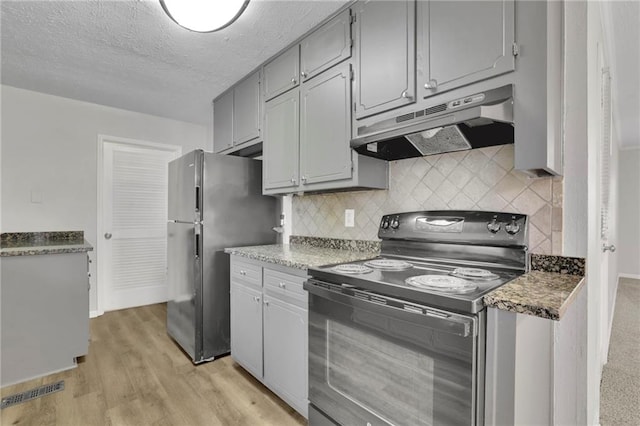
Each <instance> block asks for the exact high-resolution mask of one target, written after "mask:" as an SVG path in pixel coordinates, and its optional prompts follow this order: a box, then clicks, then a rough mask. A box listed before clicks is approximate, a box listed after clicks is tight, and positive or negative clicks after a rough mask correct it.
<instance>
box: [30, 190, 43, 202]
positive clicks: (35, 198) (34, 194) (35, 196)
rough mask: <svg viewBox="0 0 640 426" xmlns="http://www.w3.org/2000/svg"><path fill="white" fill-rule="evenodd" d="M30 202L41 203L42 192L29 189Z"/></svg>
mask: <svg viewBox="0 0 640 426" xmlns="http://www.w3.org/2000/svg"><path fill="white" fill-rule="evenodd" d="M31 203H33V204H42V192H40V191H31Z"/></svg>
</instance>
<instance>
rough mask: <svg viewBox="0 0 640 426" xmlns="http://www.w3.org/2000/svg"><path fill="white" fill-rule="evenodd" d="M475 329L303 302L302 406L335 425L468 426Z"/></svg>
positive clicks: (458, 320)
mask: <svg viewBox="0 0 640 426" xmlns="http://www.w3.org/2000/svg"><path fill="white" fill-rule="evenodd" d="M450 321H453V322H454V323H451V322H450ZM467 325H468V326H469V327H468V328H467V327H466V326H467ZM475 326H476V325H475V320H474V318H470V317H463V316H456V315H454V316H452V317H451V318H449V319H441V318H432V317H427V316H426V315H424V314H416V313H411V312H404V311H402V310H400V309H395V308H390V307H385V306H380V305H377V304H374V303H371V302H366V301H362V300H357V299H354V298H348V299H347V298H345V300H344V303H342V302H338V301H336V300H328V299H325V298H322V297H319V296H316V295H311V298H310V313H309V345H310V346H309V375H310V377H309V379H310V389H309V400H310V402H311V403H312V404H314V405H315V406H317V407H318V408H319V409H320V410H322V411H324V412H325V413H326V414H327V415H329V416H330V417H332V418H333V420H334V421H336V422H337V423H339V424H341V425H356V424H362V425H367V424H370V425H395V426H404V425H406V426H428V425H429V426H430V425H442V424H451V425H469V424H473V422H474V420H475V414H474V413H475V379H474V374H475V359H476V354H475V348H476V344H475V337H474V336H475V332H474V329H475Z"/></svg>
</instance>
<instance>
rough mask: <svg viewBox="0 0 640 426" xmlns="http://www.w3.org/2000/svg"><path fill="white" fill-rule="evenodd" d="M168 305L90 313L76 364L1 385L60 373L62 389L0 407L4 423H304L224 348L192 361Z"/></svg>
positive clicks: (34, 384) (6, 392) (69, 425)
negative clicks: (171, 325)
mask: <svg viewBox="0 0 640 426" xmlns="http://www.w3.org/2000/svg"><path fill="white" fill-rule="evenodd" d="M165 320H166V305H165V304H158V305H150V306H144V307H140V308H132V309H125V310H121V311H114V312H107V313H106V314H104V315H103V316H101V317H98V318H94V319H91V321H90V327H91V343H90V345H89V354H88V355H87V356H86V357H85V358H84V359H83V360H81V362H80V363H79V364H78V367H77V368H74V369H72V370H68V371H65V372H61V373H57V374H52V375H50V376H47V377H44V378H41V379H35V380H31V381H29V382H25V383H21V384H18V385H14V386H8V387H6V388H4V389H2V390H1V394H2V396H8V395H12V394H14V393H17V392H22V391H25V390H28V389H31V388H34V387H37V386H40V385H42V384H49V383H53V382H55V381H57V380H64V381H65V389H64V391H61V392H57V393H54V394H51V395H47V396H44V397H41V398H38V399H36V400H32V401H29V402H26V403H23V404H19V405H16V406H13V407H8V408H5V409H4V410H2V412H0V424H2V425H39V426H46V425H64V426H72V425H82V426H89V425H111V426H121V425H136V426H140V425H185V426H186V425H189V426H191V425H193V426H199V425H212V426H213V425H225V426H226V425H278V426H288V425H306V424H307V422H306V420H305V419H304V418H303V417H302V416H300V415H299V414H298V413H297V412H295V411H294V410H293V409H292V408H290V407H289V406H288V405H286V404H285V403H284V402H283V401H282V400H280V399H279V398H278V397H277V396H276V395H274V394H273V393H272V392H271V391H269V390H268V389H267V388H265V387H264V386H263V385H262V384H261V383H260V382H258V381H257V380H256V379H255V378H253V376H251V375H250V374H249V373H247V372H246V371H245V370H244V369H242V367H240V366H239V365H238V364H236V363H235V362H233V360H232V359H231V357H229V356H227V357H224V358H220V359H218V360H215V361H213V362H209V363H205V364H201V365H199V366H194V365H193V364H192V363H191V361H190V360H189V358H188V357H187V356H186V355H185V354H184V353H183V352H182V351H181V350H180V349H179V347H178V346H177V345H176V344H175V343H174V342H173V341H172V340H171V339H170V338H169V337H168V335H167V333H166V327H165Z"/></svg>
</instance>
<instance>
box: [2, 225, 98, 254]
mask: <svg viewBox="0 0 640 426" xmlns="http://www.w3.org/2000/svg"><path fill="white" fill-rule="evenodd" d="M91 250H93V247H92V246H91V244H89V242H88V241H87V240H85V239H84V232H83V231H58V232H11V233H9V232H7V233H3V234H0V257H9V256H35V255H43V254H62V253H83V252H88V251H91Z"/></svg>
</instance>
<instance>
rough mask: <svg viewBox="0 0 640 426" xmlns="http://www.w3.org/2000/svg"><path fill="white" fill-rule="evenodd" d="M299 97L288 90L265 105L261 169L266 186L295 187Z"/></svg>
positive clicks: (296, 180)
mask: <svg viewBox="0 0 640 426" xmlns="http://www.w3.org/2000/svg"><path fill="white" fill-rule="evenodd" d="M299 96H300V91H299V90H298V89H294V90H291V91H289V92H287V93H284V94H282V95H280V96H279V97H277V98H275V99H272V100H270V101H268V102H267V103H266V104H265V114H264V144H263V161H262V167H263V168H262V170H263V173H264V179H263V185H264V188H265V189H274V188H293V187H297V186H298V152H299V147H298V145H299V133H298V131H299V124H300V123H299V118H298V113H299V112H298V108H299V99H298V98H299Z"/></svg>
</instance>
